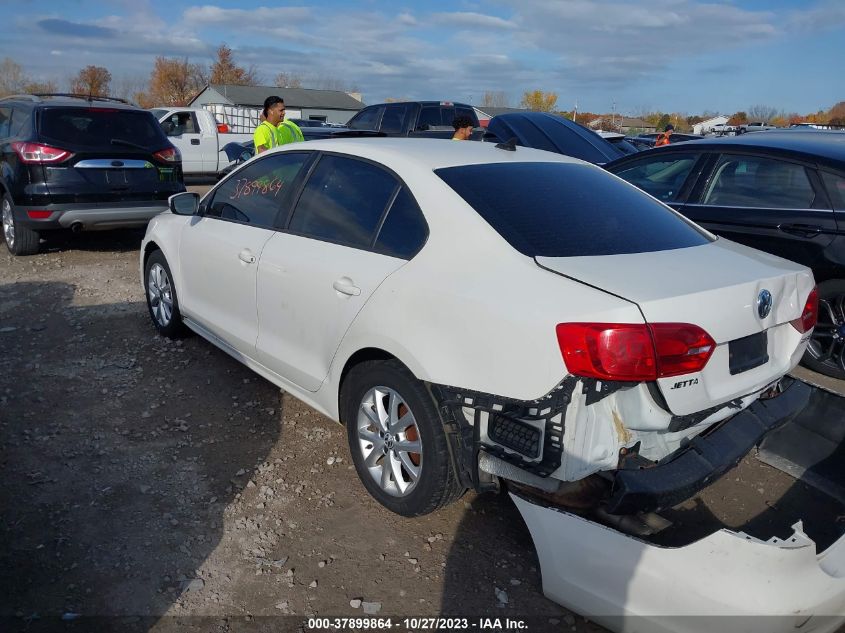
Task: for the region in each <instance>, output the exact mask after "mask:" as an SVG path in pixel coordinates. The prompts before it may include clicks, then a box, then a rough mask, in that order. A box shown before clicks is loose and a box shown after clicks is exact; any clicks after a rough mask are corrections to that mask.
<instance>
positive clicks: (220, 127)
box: [217, 123, 229, 134]
mask: <svg viewBox="0 0 845 633" xmlns="http://www.w3.org/2000/svg"><path fill="white" fill-rule="evenodd" d="M217 131H218V132H220V134H228V133H229V126H228V125H226V124H225V123H218V124H217Z"/></svg>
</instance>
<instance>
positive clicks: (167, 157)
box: [153, 147, 182, 163]
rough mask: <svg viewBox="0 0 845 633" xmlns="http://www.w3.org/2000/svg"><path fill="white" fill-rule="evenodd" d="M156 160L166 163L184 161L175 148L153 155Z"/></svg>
mask: <svg viewBox="0 0 845 633" xmlns="http://www.w3.org/2000/svg"><path fill="white" fill-rule="evenodd" d="M153 156H155V157H156V158H158V159H159V160H161V161H164V162H165V163H178V162H179V161H180V160H182V155H181V154H180V153H179V150H178V149H176V148H175V147H168V148H165V149H163V150H160V151H158V152H156V153H154V154H153Z"/></svg>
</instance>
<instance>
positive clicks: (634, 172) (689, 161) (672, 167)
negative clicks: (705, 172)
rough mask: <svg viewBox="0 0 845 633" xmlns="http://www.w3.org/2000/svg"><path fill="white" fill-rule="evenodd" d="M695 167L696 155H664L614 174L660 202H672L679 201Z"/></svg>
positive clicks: (629, 166)
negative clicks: (679, 194)
mask: <svg viewBox="0 0 845 633" xmlns="http://www.w3.org/2000/svg"><path fill="white" fill-rule="evenodd" d="M693 165H695V155H694V154H674V155H671V156H666V155H665V154H664V155H662V156H659V157H658V156H655V157H652V158H648V159H642V160H639V161H636V162H635V163H634V164H633V165H631V164H630V163H629V164H628V165H627V166H625V167H623V168H622V169H620V170H618V171H614V173H615V174H616V175H617V176H619V177H620V178H623V179H624V180H627V181H628V182H630V183H631V184H632V185H636V186H637V187H639V188H640V189H642V190H643V191H645V192H647V193H650V194H651V195H653V196H654V197H655V198H657V199H658V200H663V201H664V202H670V201H672V200H675V199H677V197H678V192H679V191H680V189H681V187H682V186H683V184H684V182H685V181H686V179H687V176H689V173H690V171H692V167H693Z"/></svg>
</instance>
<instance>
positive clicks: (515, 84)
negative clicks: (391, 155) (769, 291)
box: [0, 0, 845, 113]
mask: <svg viewBox="0 0 845 633" xmlns="http://www.w3.org/2000/svg"><path fill="white" fill-rule="evenodd" d="M0 9H2V12H3V15H4V16H5V19H4V28H3V36H2V38H0V57H6V56H8V57H12V58H13V59H15V60H16V61H17V62H18V63H20V64H22V65H23V66H24V68H25V69H26V70H27V71H29V73H30V74H32V75H34V76H35V77H37V78H40V79H54V80H57V81H58V83H59V85H60V86H64V84H65V81H66V78H67V77H68V76H69V75H71V74H73V73H75V72H76V71H77V70H78V69H79V68H81V67H82V66H85V65H87V64H97V65H103V66H106V67H108V68H109V70H111V72H112V75H113V76H114V77H115V78H116V79H132V78H139V77H144V78H146V77H147V76H148V75H149V70H150V68H151V66H152V60H153V59H154V58H155V56H157V55H165V56H180V57H188V58H189V59H190V60H191V61H197V62H203V63H208V62H210V61H211V59H212V56H213V52H214V49H215V48H216V47H217V46H218V45H219V43H221V42H226V43H227V44H228V45H229V46H231V47H232V48H233V49H234V50H235V54H236V60H237V61H238V62H239V63H241V64H243V65H250V64H254V65H255V66H256V67H257V68H258V70H259V72H260V74H261V75H262V77H263V78H264V79H265V80H266V83H268V84H270V83H272V79H273V78H274V77H275V76H276V74H277V73H279V72H281V71H287V72H293V73H296V74H299V75H303V76H305V77H306V78H312V79H314V80H317V79H322V80H326V79H335V80H340V81H342V82H344V83H346V84H347V85H349V86H353V85H354V86H356V87H357V88H358V89H359V90H360V91H362V92H363V94H364V99H365V101H366V102H369V103H375V102H378V101H381V100H383V99H385V98H387V97H393V98H402V97H408V98H429V99H432V98H433V99H451V100H461V101H472V102H479V101H480V100H481V97H482V95H483V94H484V92H485V91H504V92H505V93H506V94H507V95H508V97H509V98H510V100H511V103H512V105H516V104H517V103H518V102H519V100H520V98H521V95H522V93H523V92H524V91H525V90H529V89H542V90H546V91H553V92H556V93H557V94H558V96H559V99H558V107H559V108H561V109H571V108H572V107H573V105H574V104H575V103H576V102H577V104H578V107H579V110H590V111H594V112H595V111H610V110H611V108H612V107H613V104H614V102H615V104H616V110H617V111H621V112H626V113H637V112H642V111H646V110H652V109H659V110H664V111H667V110H668V111H681V112H689V113H697V112H702V111H705V110H709V111H719V112H726V113H731V112H734V111H736V110H740V109H746V108H748V107H749V106H752V105H755V104H766V105H770V106H774V107H777V108H779V109H783V110H785V111H787V112H789V111H797V112H801V113H806V112H810V111H815V110H817V109H827V108H829V107H830V106H831V105H833V104H834V103H836V102H837V101H841V100H845V73H843V72H842V63H843V59H845V2H843V1H842V0H806V1H805V2H802V1H800V0H795V1H789V2H788V1H785V0H765V1H764V0H735V1H732V2H716V1H710V2H705V1H699V0H630V1H627V2H622V1H618V2H605V1H599V0H520V1H519V2H513V1H510V2H504V1H499V0H488V1H487V2H476V1H474V0H452V1H451V2H443V1H442V0H429V1H428V2H425V3H421V2H420V3H414V2H403V1H402V0H398V1H382V0H368V1H362V2H351V3H350V2H339V1H335V0H312V1H311V2H308V3H305V2H299V3H297V2H293V3H286V2H279V3H271V2H268V1H267V0H264V1H263V2H262V1H261V0H256V1H252V0H242V1H240V2H217V3H214V4H202V3H197V4H192V3H189V2H177V1H174V0H96V1H89V0H38V1H31V0H0Z"/></svg>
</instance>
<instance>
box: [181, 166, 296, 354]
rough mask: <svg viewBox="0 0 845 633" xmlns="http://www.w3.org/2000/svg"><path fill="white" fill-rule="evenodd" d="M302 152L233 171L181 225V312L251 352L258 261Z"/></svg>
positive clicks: (255, 330)
mask: <svg viewBox="0 0 845 633" xmlns="http://www.w3.org/2000/svg"><path fill="white" fill-rule="evenodd" d="M309 156H310V153H308V152H285V153H279V154H273V155H270V156H267V157H266V158H263V159H260V160H257V161H255V162H254V163H252V164H250V165H249V166H247V167H245V168H244V169H242V170H240V171H238V172H236V173H235V174H233V175H232V176H231V177H229V178H227V179H226V180H225V181H224V182H222V183H221V184H220V185H219V186H218V187H217V189H215V190H213V191H212V192H211V193H210V194H209V196H208V197H207V198H206V199H205V200H203V205H202V208H203V215H201V216H197V217H195V218H193V219H192V221H191V222H190V223H188V224H187V225H186V226H185V227H184V229H183V230H182V239H181V246H180V248H181V253H180V257H179V259H180V261H181V262H182V277H183V281H182V285H183V289H182V290H181V301H182V306H183V308H184V311H185V313H186V315H187V316H188V317H189V318H191V319H193V320H194V321H196V322H197V323H199V324H200V325H201V326H203V327H205V328H206V329H208V330H209V331H211V332H212V333H213V334H214V335H216V336H217V337H218V338H220V339H222V340H223V341H225V342H226V343H228V344H229V345H230V346H231V347H233V348H234V349H236V350H237V351H239V352H241V353H243V354H245V355H247V356H250V357H251V356H254V353H255V341H256V339H257V337H258V315H257V307H256V306H257V295H256V279H257V273H258V262H259V259H260V257H261V254H262V252H263V251H264V248H265V245H266V244H267V242H268V240H269V239H270V238H271V237H272V236H273V233H274V228H273V227H274V225H275V223H276V219H277V216H278V214H279V213H280V212H283V211H285V210H286V208H287V207H286V205H289V204H290V198H291V192H292V191H293V190H294V189H295V182H296V179H297V177H298V174H299V172H300V170H301V168H302V166H303V164H304V163H305V162H306V161H307V159H308V157H309Z"/></svg>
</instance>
